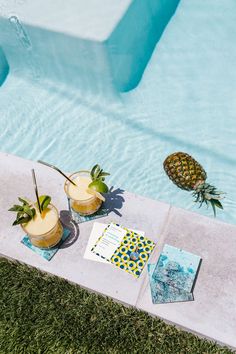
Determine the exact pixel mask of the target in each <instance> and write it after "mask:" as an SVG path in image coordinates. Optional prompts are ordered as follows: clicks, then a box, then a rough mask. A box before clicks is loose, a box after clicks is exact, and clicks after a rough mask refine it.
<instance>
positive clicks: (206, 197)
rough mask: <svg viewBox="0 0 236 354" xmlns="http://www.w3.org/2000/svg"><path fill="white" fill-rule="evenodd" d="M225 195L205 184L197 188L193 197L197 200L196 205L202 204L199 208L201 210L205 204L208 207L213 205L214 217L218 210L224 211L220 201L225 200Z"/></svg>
mask: <svg viewBox="0 0 236 354" xmlns="http://www.w3.org/2000/svg"><path fill="white" fill-rule="evenodd" d="M224 194H225V193H224V192H221V191H217V189H216V188H215V187H214V186H212V185H210V184H209V183H205V182H204V183H201V184H199V185H198V186H197V187H196V189H195V190H194V192H193V197H194V198H195V200H194V202H195V203H200V205H199V208H201V206H202V204H203V203H205V204H206V205H207V207H208V206H209V205H211V206H212V209H213V212H214V216H216V208H219V209H223V205H222V204H221V202H220V199H223V198H224V197H223V195H224Z"/></svg>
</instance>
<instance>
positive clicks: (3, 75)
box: [0, 47, 9, 86]
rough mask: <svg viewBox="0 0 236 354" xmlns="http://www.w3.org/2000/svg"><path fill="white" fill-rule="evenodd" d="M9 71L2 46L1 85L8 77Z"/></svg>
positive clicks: (0, 52)
mask: <svg viewBox="0 0 236 354" xmlns="http://www.w3.org/2000/svg"><path fill="white" fill-rule="evenodd" d="M8 73H9V65H8V62H7V59H6V56H5V54H4V52H3V50H2V48H1V47H0V86H2V84H3V83H4V81H5V80H6V77H7V75H8Z"/></svg>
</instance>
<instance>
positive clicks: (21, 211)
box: [8, 195, 51, 226]
mask: <svg viewBox="0 0 236 354" xmlns="http://www.w3.org/2000/svg"><path fill="white" fill-rule="evenodd" d="M18 200H19V201H20V202H21V203H22V205H18V204H14V205H13V206H12V207H11V208H10V209H8V211H14V212H16V213H17V214H16V220H15V221H14V222H13V224H12V225H13V226H15V225H19V224H26V223H27V222H29V221H30V220H32V219H33V218H34V217H35V214H36V209H35V205H34V203H32V202H30V201H28V200H27V199H26V198H20V197H19V198H18ZM39 202H40V207H41V210H45V209H46V208H47V206H48V204H49V203H50V202H51V197H49V196H48V195H42V196H41V197H39Z"/></svg>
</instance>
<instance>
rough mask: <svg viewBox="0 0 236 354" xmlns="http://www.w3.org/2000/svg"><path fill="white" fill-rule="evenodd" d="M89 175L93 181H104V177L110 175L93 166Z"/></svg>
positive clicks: (97, 166)
mask: <svg viewBox="0 0 236 354" xmlns="http://www.w3.org/2000/svg"><path fill="white" fill-rule="evenodd" d="M90 175H91V178H92V180H93V181H102V182H103V181H105V177H106V176H109V175H110V173H108V172H105V171H103V169H102V168H101V167H100V166H99V165H98V164H96V165H94V166H93V168H92V169H91V171H90Z"/></svg>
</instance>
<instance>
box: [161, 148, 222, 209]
mask: <svg viewBox="0 0 236 354" xmlns="http://www.w3.org/2000/svg"><path fill="white" fill-rule="evenodd" d="M163 165H164V169H165V171H166V173H167V175H168V177H169V178H170V179H171V180H172V182H173V183H174V184H176V185H177V186H178V187H179V188H181V189H184V190H186V191H193V197H194V198H195V200H194V201H195V202H199V203H200V206H199V207H201V206H202V204H203V203H204V202H205V203H206V205H207V206H208V205H209V204H210V205H211V206H212V208H213V212H214V215H216V207H217V208H220V209H223V206H222V204H221V202H220V199H222V196H221V195H222V194H223V193H222V192H219V191H217V190H216V188H215V187H214V186H211V185H210V184H208V183H206V179H207V174H206V171H205V170H204V168H203V167H202V166H201V165H200V164H199V163H198V162H197V161H196V160H195V159H194V158H193V157H192V156H190V155H188V154H186V153H185V152H175V153H173V154H171V155H169V156H167V158H166V159H165V161H164V163H163Z"/></svg>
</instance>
